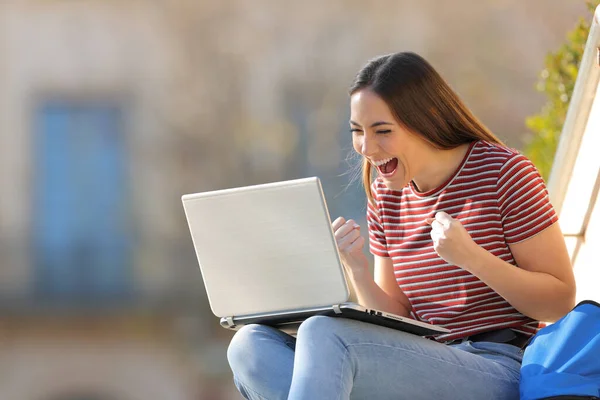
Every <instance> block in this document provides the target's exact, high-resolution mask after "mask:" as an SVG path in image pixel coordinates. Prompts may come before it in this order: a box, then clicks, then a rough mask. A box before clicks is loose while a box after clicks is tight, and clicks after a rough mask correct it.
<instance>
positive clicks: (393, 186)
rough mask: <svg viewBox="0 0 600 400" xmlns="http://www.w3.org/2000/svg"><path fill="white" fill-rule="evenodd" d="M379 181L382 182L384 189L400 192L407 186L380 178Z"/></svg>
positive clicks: (404, 183) (403, 183)
mask: <svg viewBox="0 0 600 400" xmlns="http://www.w3.org/2000/svg"><path fill="white" fill-rule="evenodd" d="M381 180H382V181H383V184H384V185H385V187H387V188H388V189H390V190H397V191H400V190H402V189H404V187H405V186H406V185H407V183H406V182H398V181H396V180H393V181H390V180H387V179H385V178H382V179H381Z"/></svg>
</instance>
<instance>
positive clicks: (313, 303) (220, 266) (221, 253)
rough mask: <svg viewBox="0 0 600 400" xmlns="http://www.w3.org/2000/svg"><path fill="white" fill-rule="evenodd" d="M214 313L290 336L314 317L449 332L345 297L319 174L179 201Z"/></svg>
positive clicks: (230, 323) (226, 321)
mask: <svg viewBox="0 0 600 400" xmlns="http://www.w3.org/2000/svg"><path fill="white" fill-rule="evenodd" d="M182 202H183V207H184V210H185V215H186V219H187V222H188V225H189V229H190V233H191V236H192V241H193V244H194V248H195V251H196V255H197V258H198V263H199V265H200V271H201V273H202V277H203V280H204V285H205V288H206V292H207V295H208V300H209V303H210V307H211V310H212V312H213V314H214V315H215V316H217V317H219V318H220V323H221V326H223V327H225V328H228V329H233V330H237V329H239V328H240V327H241V326H243V325H246V324H254V323H258V324H265V325H270V326H273V327H276V328H279V329H281V330H283V331H286V332H288V333H294V332H295V330H296V329H297V327H298V326H299V324H300V323H301V322H302V321H303V320H305V319H306V318H308V317H310V316H313V315H327V316H332V317H345V318H351V319H356V320H360V321H364V322H368V323H372V324H376V325H382V326H386V327H389V328H393V329H398V330H401V331H405V332H409V333H413V334H416V335H420V336H433V335H437V334H442V333H448V332H450V331H449V330H448V329H445V328H442V327H438V326H434V325H431V324H428V323H424V322H421V321H416V320H414V319H411V318H406V317H402V316H399V315H394V314H391V313H388V312H385V311H381V310H375V309H371V308H366V307H363V306H361V305H360V304H357V303H356V302H353V301H351V300H350V295H351V292H352V288H351V286H350V285H349V281H348V280H347V279H346V276H345V271H344V268H343V266H342V264H341V261H340V257H339V253H338V249H337V245H336V242H335V237H334V234H333V229H332V227H331V219H330V216H329V212H328V210H327V204H326V202H325V197H324V194H323V189H322V187H321V182H320V180H319V178H317V177H311V178H304V179H297V180H290V181H283V182H275V183H268V184H262V185H255V186H246V187H239V188H233V189H225V190H217V191H210V192H204V193H196V194H186V195H184V196H182Z"/></svg>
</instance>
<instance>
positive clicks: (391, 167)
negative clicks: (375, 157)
mask: <svg viewBox="0 0 600 400" xmlns="http://www.w3.org/2000/svg"><path fill="white" fill-rule="evenodd" d="M375 166H376V167H377V170H378V171H379V173H380V174H381V175H382V176H383V177H386V178H387V177H390V176H392V175H394V172H396V168H398V159H397V158H396V157H394V158H390V159H388V160H382V161H381V163H377V164H375Z"/></svg>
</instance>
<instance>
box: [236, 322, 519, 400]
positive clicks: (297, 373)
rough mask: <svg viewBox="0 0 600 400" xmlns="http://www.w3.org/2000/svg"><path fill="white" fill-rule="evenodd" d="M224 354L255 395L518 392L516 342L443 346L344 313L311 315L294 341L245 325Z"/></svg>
mask: <svg viewBox="0 0 600 400" xmlns="http://www.w3.org/2000/svg"><path fill="white" fill-rule="evenodd" d="M227 358H228V360H229V365H230V366H231V369H232V371H233V375H234V381H235V384H236V386H237V388H238V390H239V391H240V393H241V394H242V395H243V396H244V397H245V398H246V399H252V400H254V399H261V400H262V399H268V400H274V399H293V400H298V399H311V400H321V399H323V400H336V399H350V398H352V399H411V400H418V399H426V400H433V399H448V400H450V399H461V400H467V399H473V400H487V399H492V400H496V399H497V400H502V399H518V398H519V376H520V367H521V354H520V349H519V348H518V347H516V346H512V345H510V344H504V343H491V342H470V341H465V342H462V343H457V344H454V345H445V344H441V343H437V342H434V341H432V340H428V339H424V338H421V337H419V336H415V335H411V334H408V333H405V332H400V331H396V330H393V329H388V328H385V327H381V326H377V325H372V324H367V323H363V322H359V321H354V320H350V319H345V318H332V317H324V316H315V317H311V318H309V319H307V320H306V321H305V322H303V323H302V325H300V328H299V330H298V334H297V339H295V338H294V337H292V336H290V335H287V334H285V333H283V332H281V331H279V330H277V329H273V328H270V327H267V326H263V325H248V326H245V327H243V328H242V329H240V330H239V331H238V332H237V333H236V334H235V336H234V337H233V339H232V341H231V344H230V345H229V349H228V351H227Z"/></svg>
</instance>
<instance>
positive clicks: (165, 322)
mask: <svg viewBox="0 0 600 400" xmlns="http://www.w3.org/2000/svg"><path fill="white" fill-rule="evenodd" d="M586 12H587V9H586V7H585V4H584V3H583V1H581V2H579V1H564V0H529V1H521V0H495V1H492V0H489V1H475V0H454V1H445V2H442V1H439V0H389V1H388V0H371V1H358V0H304V1H290V0H270V1H269V0H245V1H242V0H237V1H236V0H176V1H175V0H174V1H166V0H162V1H161V0H155V1H148V0H145V1H144V0H119V1H117V0H107V1H106V0H105V1H100V0H84V1H75V0H4V1H1V2H0V182H1V185H2V192H1V195H0V312H1V314H0V399H2V400H142V399H144V400H148V399H166V400H188V399H189V400H191V399H238V398H240V397H239V395H237V393H236V392H235V389H234V387H233V384H232V380H231V373H230V371H229V369H228V366H227V363H226V358H225V352H226V348H227V345H228V342H229V340H230V338H231V333H230V332H229V331H226V330H225V329H223V328H221V327H220V326H219V324H218V319H217V318H215V317H214V316H213V315H212V314H211V312H210V309H209V307H208V303H207V300H206V295H205V292H204V286H203V283H202V278H201V276H200V271H199V269H198V263H197V261H196V258H195V254H194V251H193V247H192V243H191V239H190V235H189V230H188V227H187V224H186V221H185V216H184V214H183V209H182V206H181V201H180V198H181V195H182V194H185V193H193V192H199V191H205V190H212V189H221V188H229V187H234V186H242V185H250V184H256V183H265V182H272V181H276V180H284V179H294V178H300V177H307V176H314V175H317V176H319V177H320V178H321V179H322V181H323V184H324V190H325V194H326V197H327V200H328V203H329V207H330V211H331V214H332V215H331V216H332V217H333V218H335V217H337V216H338V215H343V216H345V217H347V218H355V219H357V220H358V221H359V222H361V223H363V224H364V217H363V215H364V212H365V199H364V195H363V193H362V190H361V188H360V186H359V184H358V183H351V182H350V180H351V179H350V178H351V175H352V174H351V173H348V171H349V170H351V169H352V168H353V167H354V166H355V163H356V162H355V160H354V159H352V157H350V156H351V152H350V150H351V146H350V134H349V132H348V118H349V110H348V97H347V89H348V87H349V85H350V83H351V81H352V79H353V77H354V74H355V73H356V72H357V71H358V69H359V68H360V67H361V66H362V65H363V64H364V63H365V62H366V61H367V60H368V59H370V58H372V57H374V56H377V55H380V54H384V53H390V52H396V51H406V50H411V51H416V52H418V53H420V54H421V55H423V56H424V57H426V58H427V59H428V60H429V61H430V62H431V63H432V64H433V65H434V66H435V67H436V68H437V69H438V70H439V71H440V72H441V74H442V75H443V76H444V77H445V78H446V79H447V80H448V81H449V82H450V84H451V85H452V86H453V87H454V89H455V90H456V91H457V92H458V93H459V94H460V95H461V96H462V97H463V99H464V100H465V101H466V103H467V104H468V105H469V106H470V107H471V108H472V109H473V111H474V112H475V114H476V115H477V116H478V117H479V118H480V119H481V120H483V122H484V123H485V124H487V125H488V126H489V127H490V128H491V129H492V130H493V131H494V133H496V135H497V136H499V137H500V138H501V139H502V140H504V141H505V142H506V143H507V144H509V145H510V146H512V147H515V148H518V149H522V148H523V146H524V143H525V140H526V139H527V129H526V127H525V124H524V121H525V118H526V116H528V115H531V114H533V113H536V112H538V111H539V110H540V108H541V107H542V105H543V103H544V99H543V97H542V95H541V94H539V93H537V92H536V91H535V88H534V86H535V83H536V81H537V77H538V74H539V71H540V70H541V69H542V68H543V61H544V57H545V55H546V54H547V52H548V51H549V50H551V49H554V48H556V47H557V46H558V45H559V44H560V43H561V42H562V41H563V40H564V37H565V32H567V31H568V30H569V29H570V28H571V27H572V26H573V25H574V24H575V22H576V21H577V19H578V18H579V17H580V16H585V15H587V14H586ZM247 211H248V212H249V213H251V212H252V210H247ZM231 250H232V251H235V244H232V249H231Z"/></svg>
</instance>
